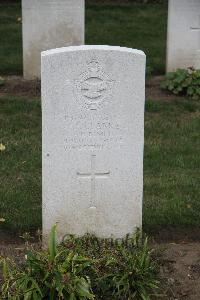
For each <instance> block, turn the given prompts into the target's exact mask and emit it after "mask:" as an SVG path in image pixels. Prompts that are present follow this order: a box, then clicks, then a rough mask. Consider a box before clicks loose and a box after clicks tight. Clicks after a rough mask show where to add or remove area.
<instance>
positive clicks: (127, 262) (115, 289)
mask: <svg viewBox="0 0 200 300" xmlns="http://www.w3.org/2000/svg"><path fill="white" fill-rule="evenodd" d="M55 236H56V229H55V227H53V228H52V231H51V235H50V239H49V247H48V250H47V251H45V250H40V251H36V250H34V249H31V250H30V249H29V251H28V252H27V255H26V260H25V261H24V263H23V264H20V265H16V264H15V263H14V262H12V261H10V260H9V259H8V258H1V266H2V273H3V282H2V285H1V293H0V298H1V299H14V300H21V299H26V300H39V299H50V300H53V299H67V300H84V299H85V300H87V299H99V300H100V299H102V300H108V299H109V300H110V299H124V300H128V299H129V300H131V299H138V300H139V299H142V300H149V299H151V294H154V292H155V290H156V289H157V288H158V281H157V274H156V265H155V263H154V262H153V259H152V251H150V249H149V247H148V243H147V238H145V239H142V238H141V235H140V234H138V233H136V234H135V235H133V236H127V238H126V239H125V240H123V241H121V240H118V241H117V240H112V239H103V240H101V239H98V238H96V237H95V236H90V235H86V236H84V237H82V238H76V237H74V236H67V237H66V238H65V240H64V241H63V243H62V244H60V245H57V246H56V238H55Z"/></svg>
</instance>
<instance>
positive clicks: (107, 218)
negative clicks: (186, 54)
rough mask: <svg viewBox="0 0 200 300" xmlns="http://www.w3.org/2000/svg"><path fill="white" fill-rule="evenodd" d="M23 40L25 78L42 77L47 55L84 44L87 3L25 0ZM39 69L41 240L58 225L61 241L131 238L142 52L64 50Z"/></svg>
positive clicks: (140, 131)
mask: <svg viewBox="0 0 200 300" xmlns="http://www.w3.org/2000/svg"><path fill="white" fill-rule="evenodd" d="M172 1H174V2H178V0H172ZM181 1H182V3H183V2H185V1H184V0H181ZM198 3H199V1H198V2H197V1H194V2H193V4H198ZM47 4H48V5H47ZM185 4H186V2H185ZM198 7H200V6H198ZM41 16H42V17H41ZM63 20H65V21H64V23H63ZM44 28H45V30H43V29H44ZM66 28H67V30H66ZM190 30H192V31H194V32H195V33H196V31H197V28H195V27H192V28H191V29H190ZM47 33H48V34H47ZM23 35H24V49H25V50H24V63H25V66H26V68H25V69H26V73H25V75H26V77H32V75H33V73H34V74H35V75H36V74H37V75H36V76H37V77H39V76H40V52H41V51H42V50H45V49H46V47H47V48H51V47H58V46H65V45H66V41H69V43H68V44H71V43H72V44H82V43H83V39H84V0H76V1H74V0H68V1H64V0H62V1H61V0H59V1H58V0H57V1H55V2H54V1H49V0H43V1H39V0H29V1H28V0H23ZM32 51H33V52H32ZM26 55H27V56H26ZM41 66H42V68H41V79H42V140H43V149H42V156H43V160H42V161H43V165H42V173H43V176H42V178H43V181H42V186H43V234H44V238H45V237H47V235H48V233H49V231H50V229H51V226H52V225H53V224H55V223H59V230H58V234H59V238H60V239H61V238H62V237H63V236H64V235H65V234H78V235H83V234H84V233H87V232H88V233H93V234H96V235H97V236H100V237H110V236H112V237H116V238H122V237H124V236H125V235H126V234H128V233H132V232H133V231H134V230H135V228H137V227H141V226H142V194H143V146H144V100H145V55H144V53H143V52H142V51H139V50H133V49H128V48H122V47H109V46H74V47H64V48H57V49H53V50H47V51H45V52H42V65H41Z"/></svg>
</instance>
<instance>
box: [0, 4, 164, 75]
mask: <svg viewBox="0 0 200 300" xmlns="http://www.w3.org/2000/svg"><path fill="white" fill-rule="evenodd" d="M19 17H21V7H20V4H6V5H3V4H0V74H21V73H22V46H21V45H22V34H21V22H19V21H18V18H19ZM166 23H167V6H166V5H161V4H149V5H142V4H137V5H121V6H120V5H115V6H113V5H87V6H86V44H108V45H118V46H125V47H132V48H138V49H142V50H144V51H145V53H146V54H147V65H148V66H149V67H150V68H152V70H153V72H154V74H160V73H164V70H165V55H166V54H165V50H166Z"/></svg>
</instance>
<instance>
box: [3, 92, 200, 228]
mask: <svg viewBox="0 0 200 300" xmlns="http://www.w3.org/2000/svg"><path fill="white" fill-rule="evenodd" d="M0 107H1V115H0V122H1V128H0V136H1V137H2V141H0V143H1V142H2V143H3V144H5V146H6V149H5V151H2V152H0V158H1V159H0V170H1V173H0V182H1V185H0V199H1V201H0V218H5V219H6V221H5V223H1V228H3V229H11V230H13V231H14V230H31V229H37V228H38V227H41V198H42V197H41V112H40V111H41V108H40V100H39V99H38V100H36V99H32V100H31V99H28V98H22V97H21V98H20V97H13V96H9V97H1V98H0ZM199 110H200V103H197V102H194V101H192V102H191V101H189V100H184V99H182V100H174V101H171V102H167V101H163V100H162V101H152V100H148V101H147V102H146V114H145V156H144V213H143V216H144V218H143V223H144V227H145V229H147V228H148V229H151V228H152V229H156V228H158V227H164V228H167V227H169V226H177V227H179V228H180V227H190V226H192V227H198V226H199V225H200V201H199V198H200V197H199V196H200V191H199V185H198V180H199V178H200V172H199V165H200V156H199V146H200V122H199Z"/></svg>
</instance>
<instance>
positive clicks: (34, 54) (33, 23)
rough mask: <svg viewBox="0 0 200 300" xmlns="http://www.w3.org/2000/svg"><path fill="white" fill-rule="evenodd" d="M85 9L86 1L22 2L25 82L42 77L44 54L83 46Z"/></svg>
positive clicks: (30, 0) (32, 0)
mask: <svg viewBox="0 0 200 300" xmlns="http://www.w3.org/2000/svg"><path fill="white" fill-rule="evenodd" d="M84 10H85V1H84V0H22V18H23V69H24V78H25V79H35V78H40V77H41V76H40V69H41V68H40V57H41V51H44V50H48V49H52V48H58V47H66V46H71V45H82V44H84V22H85V21H84V19H85V16H84V14H85V12H84Z"/></svg>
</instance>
